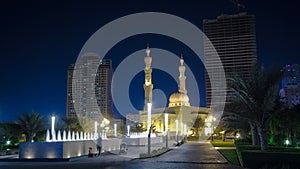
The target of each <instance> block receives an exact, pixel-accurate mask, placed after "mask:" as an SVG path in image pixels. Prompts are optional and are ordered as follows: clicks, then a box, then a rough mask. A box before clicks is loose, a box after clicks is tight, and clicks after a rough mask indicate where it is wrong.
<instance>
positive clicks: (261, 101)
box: [229, 65, 281, 150]
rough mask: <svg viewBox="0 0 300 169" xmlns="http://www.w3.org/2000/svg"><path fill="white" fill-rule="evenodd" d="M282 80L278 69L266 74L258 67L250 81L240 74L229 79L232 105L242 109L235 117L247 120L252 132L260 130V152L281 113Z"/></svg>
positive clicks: (272, 69) (251, 74)
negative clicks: (279, 92) (279, 85)
mask: <svg viewBox="0 0 300 169" xmlns="http://www.w3.org/2000/svg"><path fill="white" fill-rule="evenodd" d="M280 78H281V74H280V71H279V69H277V68H275V67H272V68H271V69H269V70H266V69H264V68H260V67H259V66H258V65H255V66H254V67H253V70H252V71H251V73H250V76H249V77H248V78H244V77H242V76H241V75H239V74H234V75H233V76H231V77H230V78H229V86H230V91H231V92H232V99H233V100H232V102H233V104H236V105H239V108H238V109H237V110H236V111H233V113H235V114H236V115H238V116H239V117H241V118H243V119H245V120H247V121H248V123H249V124H250V127H251V130H252V132H253V131H255V129H257V132H258V135H259V140H260V146H261V150H266V148H267V130H268V127H269V122H270V120H271V119H272V117H273V116H274V115H276V113H278V112H279V110H280V109H281V108H280V104H277V103H279V97H278V88H277V83H278V81H279V80H280ZM277 100H278V102H276V101H277Z"/></svg>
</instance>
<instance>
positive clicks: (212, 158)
mask: <svg viewBox="0 0 300 169" xmlns="http://www.w3.org/2000/svg"><path fill="white" fill-rule="evenodd" d="M149 160H153V161H157V162H168V163H195V164H227V163H228V162H227V160H226V159H225V158H224V157H223V156H222V155H221V154H220V153H219V152H218V151H217V150H215V148H214V147H213V146H212V145H211V144H210V143H209V142H199V141H189V142H188V143H186V144H183V145H182V146H180V147H178V148H176V149H174V150H172V151H170V152H168V153H166V154H163V155H161V156H160V157H159V158H156V157H155V158H152V159H149Z"/></svg>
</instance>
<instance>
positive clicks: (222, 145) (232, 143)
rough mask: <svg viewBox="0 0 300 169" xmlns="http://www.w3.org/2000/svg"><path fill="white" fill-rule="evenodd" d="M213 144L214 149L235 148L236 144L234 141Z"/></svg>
mask: <svg viewBox="0 0 300 169" xmlns="http://www.w3.org/2000/svg"><path fill="white" fill-rule="evenodd" d="M211 144H212V145H213V146H214V147H234V142H233V141H227V142H223V141H212V142H211Z"/></svg>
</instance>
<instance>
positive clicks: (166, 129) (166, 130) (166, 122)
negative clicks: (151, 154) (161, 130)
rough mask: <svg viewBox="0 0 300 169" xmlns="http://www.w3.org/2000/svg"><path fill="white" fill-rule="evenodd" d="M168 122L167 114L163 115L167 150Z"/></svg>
mask: <svg viewBox="0 0 300 169" xmlns="http://www.w3.org/2000/svg"><path fill="white" fill-rule="evenodd" d="M168 122H169V114H168V113H165V133H166V148H168Z"/></svg>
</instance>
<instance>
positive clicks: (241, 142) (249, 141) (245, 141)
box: [234, 138, 252, 145]
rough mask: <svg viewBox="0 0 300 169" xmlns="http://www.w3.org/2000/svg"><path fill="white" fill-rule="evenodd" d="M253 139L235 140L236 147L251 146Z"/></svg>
mask: <svg viewBox="0 0 300 169" xmlns="http://www.w3.org/2000/svg"><path fill="white" fill-rule="evenodd" d="M251 143H252V141H251V138H243V139H235V140H234V144H235V145H245V144H246V145H247V144H251Z"/></svg>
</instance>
